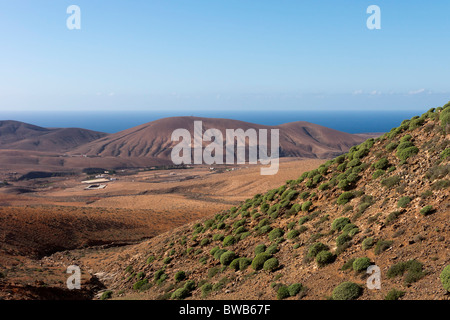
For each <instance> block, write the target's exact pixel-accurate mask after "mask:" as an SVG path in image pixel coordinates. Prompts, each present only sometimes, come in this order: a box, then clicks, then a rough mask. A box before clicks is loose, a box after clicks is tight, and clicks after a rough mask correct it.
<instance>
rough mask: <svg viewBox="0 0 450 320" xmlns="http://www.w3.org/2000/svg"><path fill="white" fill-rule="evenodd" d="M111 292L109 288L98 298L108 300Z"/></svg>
mask: <svg viewBox="0 0 450 320" xmlns="http://www.w3.org/2000/svg"><path fill="white" fill-rule="evenodd" d="M112 294H113V292H112V291H111V290H107V291H105V292H103V293H102V295H101V297H100V300H108V299H111V297H112Z"/></svg>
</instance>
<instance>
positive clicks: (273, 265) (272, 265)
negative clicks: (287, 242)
mask: <svg viewBox="0 0 450 320" xmlns="http://www.w3.org/2000/svg"><path fill="white" fill-rule="evenodd" d="M279 265H280V263H279V262H278V259H277V258H270V259H268V260H266V262H264V265H263V269H264V270H266V271H269V272H270V271H274V270H276V269H277V268H278V266H279Z"/></svg>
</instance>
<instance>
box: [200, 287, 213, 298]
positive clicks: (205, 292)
mask: <svg viewBox="0 0 450 320" xmlns="http://www.w3.org/2000/svg"><path fill="white" fill-rule="evenodd" d="M212 287H213V286H212V284H210V283H205V284H204V285H203V286H202V287H201V289H200V290H201V291H202V297H203V298H206V297H207V296H208V294H209V293H210V292H211V291H212Z"/></svg>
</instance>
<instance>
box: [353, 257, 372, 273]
mask: <svg viewBox="0 0 450 320" xmlns="http://www.w3.org/2000/svg"><path fill="white" fill-rule="evenodd" d="M371 264H372V263H371V262H370V259H369V258H366V257H364V258H357V259H355V261H354V262H353V270H355V271H356V272H361V271H365V270H367V268H368V267H370V265H371Z"/></svg>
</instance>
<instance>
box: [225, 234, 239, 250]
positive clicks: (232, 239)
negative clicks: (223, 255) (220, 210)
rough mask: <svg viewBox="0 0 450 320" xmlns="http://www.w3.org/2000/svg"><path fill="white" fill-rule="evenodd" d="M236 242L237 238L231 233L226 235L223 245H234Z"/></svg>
mask: <svg viewBox="0 0 450 320" xmlns="http://www.w3.org/2000/svg"><path fill="white" fill-rule="evenodd" d="M235 243H236V238H235V237H233V236H231V235H230V236H226V237H225V238H224V239H223V243H222V245H223V246H224V247H228V246H231V245H233V244H235Z"/></svg>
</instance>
